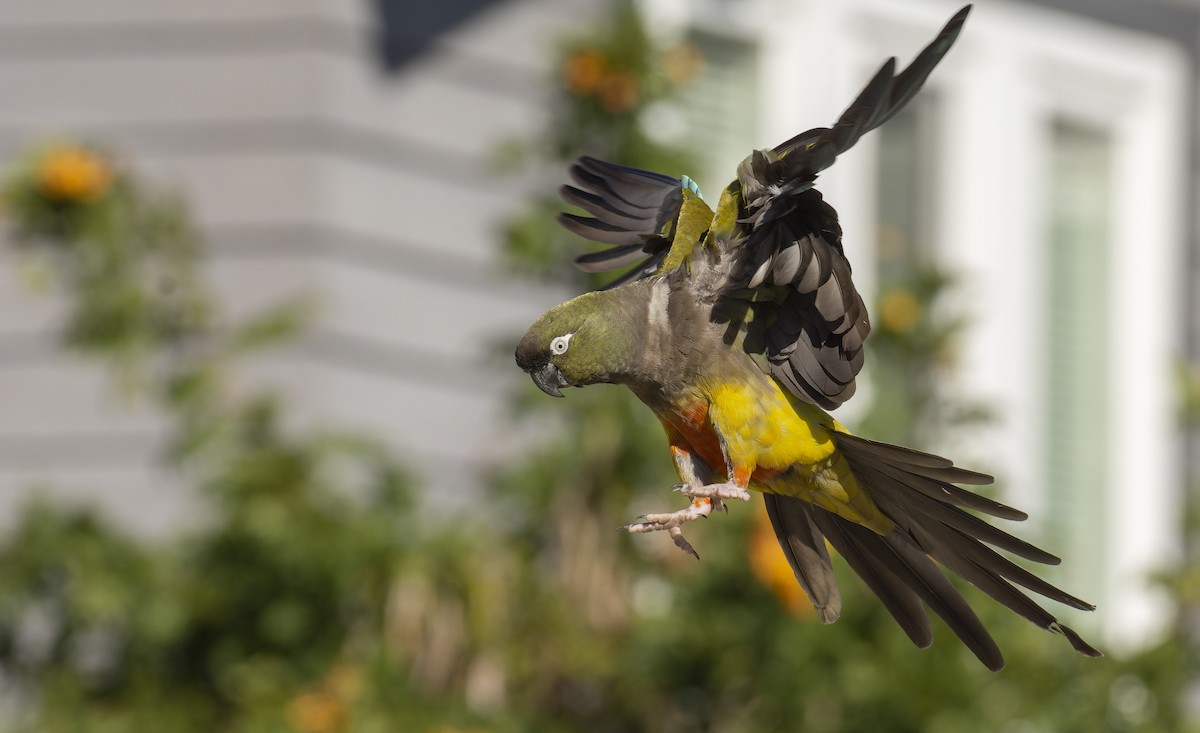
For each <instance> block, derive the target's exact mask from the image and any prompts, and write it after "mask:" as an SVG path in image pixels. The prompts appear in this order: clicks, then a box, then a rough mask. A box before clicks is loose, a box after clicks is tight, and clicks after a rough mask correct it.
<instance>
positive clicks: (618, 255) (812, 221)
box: [559, 5, 971, 409]
mask: <svg viewBox="0 0 1200 733" xmlns="http://www.w3.org/2000/svg"><path fill="white" fill-rule="evenodd" d="M970 9H971V6H970V5H968V6H966V7H964V8H963V9H961V10H959V11H958V13H956V14H955V15H954V17H952V18H951V19H950V21H949V22H948V23H947V24H946V25H945V27H944V28H942V30H941V32H940V33H939V34H938V36H937V37H936V38H935V39H934V40H933V42H932V43H930V44H929V45H928V46H926V47H925V48H924V49H923V50H922V51H921V53H919V54H918V55H917V57H916V58H915V59H914V60H913V62H912V63H911V64H909V65H908V67H907V68H905V69H904V70H903V71H901V72H900V73H899V74H897V73H896V60H895V59H894V58H892V59H888V61H887V62H886V63H884V65H883V66H882V67H881V68H880V70H879V71H878V72H877V73H876V74H875V76H874V77H873V78H872V79H871V81H870V82H869V83H868V84H867V86H866V87H865V88H864V89H863V90H862V92H860V93H859V95H858V98H857V99H855V100H854V102H853V103H852V104H851V105H850V106H849V107H848V108H847V109H846V111H845V112H843V113H842V116H841V117H840V118H839V119H838V121H837V122H836V123H834V125H833V127H819V128H815V129H812V130H808V131H805V132H802V133H800V134H799V135H797V136H796V137H794V138H792V139H790V140H788V141H786V142H784V143H781V144H780V145H778V146H776V147H775V148H773V149H771V150H756V151H754V152H753V153H752V154H751V155H750V156H749V157H748V158H746V160H745V161H743V162H742V164H741V165H740V166H739V167H738V178H737V180H736V181H734V182H733V183H732V184H730V186H729V187H728V188H726V189H725V191H724V193H723V195H722V197H721V201H720V203H719V204H718V212H717V214H716V216H715V217H714V214H713V212H712V210H711V209H709V207H708V206H707V205H706V204H705V203H704V201H703V200H702V199H701V198H700V195H699V191H698V190H696V188H695V187H694V184H692V183H691V182H690V181H689V180H688V179H687V178H686V177H685V178H682V179H679V178H672V177H670V176H665V175H661V174H658V173H651V172H649V171H644V170H638V169H636V168H629V167H626V166H621V165H616V164H613V163H606V162H603V161H600V160H596V159H595V158H590V157H583V158H580V159H579V160H578V161H577V162H576V163H575V164H574V165H572V166H571V170H570V172H571V177H572V179H573V180H574V181H575V183H576V184H577V186H578V187H576V186H564V187H563V188H562V196H563V198H564V199H565V200H566V201H567V202H568V203H571V204H574V205H576V206H579V207H580V208H582V209H584V210H585V211H587V212H588V213H589V214H591V215H592V217H594V218H590V217H583V216H576V215H573V214H561V215H559V221H560V222H561V223H562V224H563V225H564V226H565V227H566V228H568V229H570V230H571V231H573V232H575V233H576V234H579V235H580V236H582V237H586V238H588V239H591V240H594V241H597V242H602V243H605V244H609V245H611V246H610V247H609V248H608V249H605V250H601V251H599V252H595V253H592V254H587V255H583V256H582V257H579V258H578V259H577V260H576V263H577V264H578V265H579V267H581V268H582V269H584V270H586V271H589V272H598V271H601V270H610V269H616V268H619V267H624V266H628V265H634V266H633V267H632V268H631V269H630V270H629V271H628V272H627V273H625V274H624V275H622V276H621V277H620V278H618V279H617V280H616V281H614V282H613V283H612V284H610V285H609V287H615V286H617V285H621V284H624V283H626V282H629V281H631V280H636V279H639V278H643V277H648V276H650V275H654V274H657V273H662V272H666V271H669V270H672V269H674V268H675V267H676V266H678V265H679V264H681V263H682V262H684V261H686V260H688V259H690V256H691V254H692V252H693V250H694V249H695V248H696V247H697V246H699V245H700V243H701V241H702V240H704V241H705V242H711V243H712V244H714V245H715V246H716V250H717V252H718V253H719V257H717V258H715V259H714V260H711V261H710V264H711V266H710V267H708V268H706V269H705V272H704V277H703V283H697V287H699V288H700V289H701V290H702V291H703V295H704V296H705V297H711V298H713V299H714V300H717V301H719V305H720V307H718V308H716V309H715V310H714V318H718V319H722V320H729V321H730V322H731V323H732V324H733V325H735V326H737V328H734V329H732V330H731V333H732V334H735V336H734V338H735V339H737V340H739V341H740V343H741V344H742V346H743V347H744V348H745V349H746V350H747V351H749V352H750V353H751V354H753V355H757V356H759V357H761V358H762V363H763V366H764V368H765V369H766V370H767V371H769V373H770V374H771V375H772V376H774V377H775V378H776V379H778V380H779V381H780V382H781V383H782V384H784V385H785V386H786V387H787V388H788V389H789V390H790V391H791V392H792V393H794V394H795V395H796V396H798V397H799V398H801V399H803V400H806V401H808V402H811V403H813V404H816V405H820V406H821V407H823V408H826V409H832V408H835V407H837V406H838V405H840V404H841V403H842V402H845V401H846V400H847V399H849V398H850V397H851V395H853V394H854V380H855V378H856V377H857V375H858V372H859V371H860V370H861V369H862V365H863V351H862V349H863V342H864V341H865V339H866V337H867V334H868V333H870V330H871V325H870V322H869V320H868V317H867V310H866V307H865V306H864V305H863V301H862V298H861V297H860V296H859V294H858V292H857V291H856V290H855V288H854V283H853V281H852V279H851V274H850V264H849V262H847V261H846V257H845V254H844V252H843V250H842V230H841V226H840V225H839V224H838V219H837V212H835V211H834V209H833V207H831V206H830V205H829V204H827V203H825V201H824V200H823V199H822V197H821V194H820V193H819V192H818V191H816V190H815V189H814V188H813V184H814V182H815V181H816V178H817V174H818V173H820V172H821V171H823V170H825V169H826V168H828V167H829V166H830V165H832V164H833V162H834V160H836V159H837V156H838V155H840V154H842V153H844V152H845V151H847V150H849V149H850V148H851V147H852V146H853V145H854V143H856V142H857V141H858V139H859V138H860V137H862V136H863V135H864V134H865V133H867V132H869V131H870V130H873V129H875V128H876V127H878V126H879V125H881V124H883V123H884V122H885V121H887V120H888V119H889V118H891V117H892V116H893V115H894V114H896V112H898V111H899V110H900V109H901V108H902V107H903V106H904V105H905V104H906V103H907V102H908V101H909V100H910V99H912V98H913V96H914V95H915V94H916V93H917V91H918V90H919V89H920V88H921V86H922V85H923V84H924V83H925V79H926V78H928V76H929V74H930V72H932V71H933V68H934V67H935V66H937V64H938V62H939V61H941V59H942V57H943V56H945V54H946V52H947V51H948V50H949V49H950V47H951V45H953V43H954V41H955V39H956V38H957V37H958V34H959V31H960V30H961V29H962V26H963V23H964V22H965V21H966V18H967V14H968V13H969V12H970ZM634 263H636V264H634ZM737 334H740V338H739V337H738V336H737Z"/></svg>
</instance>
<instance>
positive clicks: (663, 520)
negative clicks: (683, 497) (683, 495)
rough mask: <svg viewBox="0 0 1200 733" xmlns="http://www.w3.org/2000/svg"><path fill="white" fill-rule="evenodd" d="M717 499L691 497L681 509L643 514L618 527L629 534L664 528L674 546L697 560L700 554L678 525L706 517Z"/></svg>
mask: <svg viewBox="0 0 1200 733" xmlns="http://www.w3.org/2000/svg"><path fill="white" fill-rule="evenodd" d="M718 501H720V500H719V499H716V500H714V499H705V498H701V499H693V500H692V503H691V504H689V505H688V506H687V507H685V508H683V509H680V510H678V511H674V512H665V513H663V514H643V515H642V516H640V517H638V521H636V522H632V523H630V524H627V525H625V526H624V527H621V528H620V529H622V530H625V531H626V532H628V533H630V534H643V533H645V532H660V531H664V530H665V531H666V532H667V534H669V535H671V539H672V540H673V541H674V542H675V546H676V547H678V548H679V549H681V550H683V551H684V552H686V553H687V554H689V555H691V556H692V557H694V558H696V559H697V560H699V559H700V554H699V553H697V552H696V550H695V548H693V547H692V545H691V543H690V542H688V541H687V539H685V538H684V536H683V530H682V529H680V526H681V525H683V524H686V523H687V522H691V521H694V520H696V519H707V518H708V515H709V514H712V512H713V506H714V505H715V504H716V502H718Z"/></svg>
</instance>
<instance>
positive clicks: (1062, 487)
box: [1045, 120, 1111, 597]
mask: <svg viewBox="0 0 1200 733" xmlns="http://www.w3.org/2000/svg"><path fill="white" fill-rule="evenodd" d="M1051 141H1052V142H1051V156H1050V171H1049V173H1050V179H1049V180H1050V190H1049V201H1048V204H1049V211H1050V216H1049V221H1048V224H1049V227H1050V231H1049V235H1050V236H1049V240H1048V241H1049V243H1050V247H1049V251H1048V252H1046V258H1047V260H1048V262H1047V280H1046V283H1047V288H1048V292H1047V296H1046V305H1047V306H1048V308H1047V311H1046V315H1045V317H1046V320H1047V328H1046V335H1047V337H1048V341H1047V343H1046V344H1045V348H1046V356H1047V372H1046V374H1047V379H1048V383H1047V387H1048V388H1047V390H1046V395H1047V405H1046V408H1047V411H1048V412H1047V415H1046V449H1047V450H1046V460H1047V465H1046V479H1047V483H1046V485H1047V487H1048V491H1049V492H1050V493H1049V497H1048V499H1049V501H1048V508H1049V510H1050V511H1049V512H1048V523H1049V524H1048V529H1049V530H1050V532H1051V536H1052V537H1054V538H1055V544H1056V547H1057V548H1058V549H1059V550H1060V551H1061V552H1062V553H1064V554H1065V555H1066V556H1068V557H1071V558H1072V562H1071V563H1070V566H1069V568H1068V569H1067V570H1066V574H1067V575H1066V577H1065V578H1064V581H1065V582H1069V584H1070V586H1071V587H1072V588H1073V589H1075V590H1076V592H1078V593H1081V594H1083V595H1084V596H1085V597H1087V596H1088V595H1089V593H1090V594H1091V595H1095V594H1096V593H1097V592H1098V591H1099V589H1100V587H1101V583H1102V577H1103V575H1102V568H1103V560H1104V558H1103V552H1102V550H1103V547H1104V543H1103V542H1102V538H1103V537H1102V530H1103V526H1104V510H1103V508H1104V505H1105V499H1104V497H1105V494H1106V493H1107V487H1106V482H1105V473H1106V472H1105V466H1104V456H1105V455H1106V454H1107V449H1106V445H1105V436H1106V434H1107V423H1108V414H1107V409H1106V402H1107V401H1106V397H1107V395H1106V394H1105V384H1106V380H1107V376H1108V375H1107V368H1106V361H1105V354H1106V352H1107V334H1106V331H1105V324H1106V323H1107V322H1108V318H1107V315H1106V311H1107V305H1108V304H1107V297H1106V291H1105V288H1106V285H1107V282H1108V277H1107V274H1108V273H1107V269H1108V268H1107V266H1106V263H1107V261H1108V250H1109V239H1110V237H1111V232H1110V229H1109V211H1110V209H1111V201H1110V190H1111V150H1110V148H1111V142H1110V140H1109V138H1108V136H1107V135H1106V134H1104V133H1103V132H1100V131H1097V130H1093V129H1089V128H1086V127H1082V126H1080V125H1077V124H1074V123H1071V122H1067V121H1064V120H1056V121H1054V122H1053V123H1052V128H1051Z"/></svg>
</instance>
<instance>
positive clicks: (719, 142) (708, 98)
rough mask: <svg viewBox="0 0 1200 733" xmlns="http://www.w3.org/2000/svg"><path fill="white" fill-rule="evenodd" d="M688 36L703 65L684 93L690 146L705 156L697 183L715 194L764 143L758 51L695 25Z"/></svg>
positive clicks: (706, 193)
mask: <svg viewBox="0 0 1200 733" xmlns="http://www.w3.org/2000/svg"><path fill="white" fill-rule="evenodd" d="M689 40H690V42H691V43H692V44H693V45H695V46H696V48H697V49H699V51H700V53H701V55H702V56H703V57H704V71H703V72H702V73H701V75H700V78H699V79H697V80H696V82H695V85H694V86H693V87H692V88H690V89H689V90H688V94H687V100H688V101H687V116H688V149H689V150H695V151H699V152H700V154H701V155H702V156H703V157H702V163H703V165H704V170H702V171H700V176H699V179H700V183H701V185H702V187H703V190H704V191H705V195H706V196H714V195H715V194H719V193H720V191H721V189H723V188H725V186H726V185H727V184H728V183H729V181H731V180H732V179H733V174H734V171H736V170H737V166H738V164H739V163H741V162H742V160H743V159H744V158H745V157H746V155H747V154H749V152H750V151H751V150H753V149H754V148H756V147H758V148H761V147H765V145H766V144H765V143H763V141H761V140H759V139H758V136H757V124H756V122H757V120H758V114H757V112H758V89H757V86H756V85H757V81H756V80H757V78H758V73H757V70H756V68H757V63H758V57H757V54H756V53H755V48H754V46H753V45H751V44H750V43H747V42H745V41H741V40H738V39H734V38H728V37H725V36H719V35H716V34H713V33H708V32H705V31H694V32H693V33H692V34H691V38H690V39H689ZM772 144H773V143H772ZM710 191H711V192H712V193H710ZM715 200H716V199H715V198H714V199H713V201H714V202H715Z"/></svg>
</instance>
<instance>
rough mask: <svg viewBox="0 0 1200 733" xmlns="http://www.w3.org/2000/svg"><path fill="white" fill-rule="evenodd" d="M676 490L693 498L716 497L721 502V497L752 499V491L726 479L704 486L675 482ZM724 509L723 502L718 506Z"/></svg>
mask: <svg viewBox="0 0 1200 733" xmlns="http://www.w3.org/2000/svg"><path fill="white" fill-rule="evenodd" d="M675 490H676V491H678V492H679V493H681V494H683V495H684V496H687V497H690V498H692V499H699V498H708V499H716V500H718V501H717V503H718V504H720V500H721V499H740V500H741V501H750V492H749V491H746V489H744V488H742V487H741V486H738V485H737V484H736V483H734V482H733V481H726V482H725V483H723V484H706V485H704V486H693V485H691V484H675ZM717 508H718V509H724V508H725V506H724V505H723V504H722V505H721V506H718V507H717Z"/></svg>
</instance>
